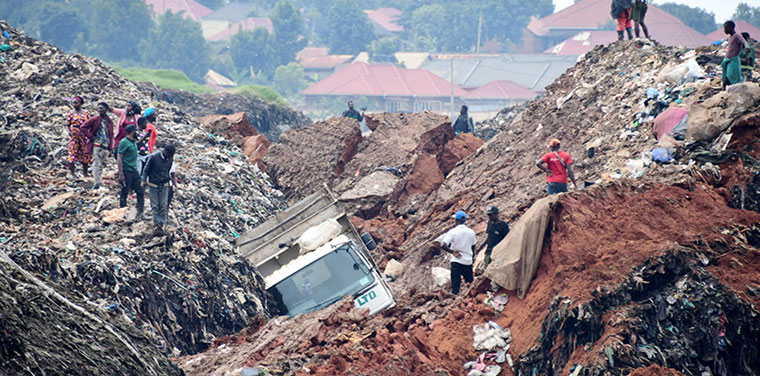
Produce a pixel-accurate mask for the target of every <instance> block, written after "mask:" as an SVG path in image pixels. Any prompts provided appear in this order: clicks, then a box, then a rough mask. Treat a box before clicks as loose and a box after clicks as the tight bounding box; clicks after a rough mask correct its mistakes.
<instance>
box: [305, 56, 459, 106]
mask: <svg viewBox="0 0 760 376" xmlns="http://www.w3.org/2000/svg"><path fill="white" fill-rule="evenodd" d="M452 90H453V94H454V97H455V100H454V102H455V106H456V107H458V106H460V105H462V104H463V103H464V102H463V99H462V98H464V97H465V96H466V95H467V94H468V93H467V91H465V90H464V89H462V88H460V87H459V86H456V85H452V84H451V83H449V82H448V81H446V80H444V79H443V78H441V77H438V76H436V75H435V74H433V73H430V72H429V71H427V70H425V69H406V68H399V67H397V66H395V65H391V64H367V63H353V64H351V65H348V66H346V67H345V68H343V69H340V70H339V71H337V72H335V73H334V74H333V75H331V76H329V77H327V78H325V79H323V80H322V81H319V82H317V83H315V84H313V85H311V86H310V87H309V88H307V89H305V90H303V91H302V92H301V94H302V95H303V96H304V100H305V102H306V106H307V107H309V108H314V109H316V108H318V104H319V102H320V101H321V100H322V99H324V98H341V99H343V100H349V99H357V98H359V97H366V98H367V99H368V100H369V103H370V105H369V107H368V110H369V111H386V112H423V111H434V112H447V111H449V103H450V100H451V95H452Z"/></svg>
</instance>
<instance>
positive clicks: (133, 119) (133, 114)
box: [110, 101, 142, 149]
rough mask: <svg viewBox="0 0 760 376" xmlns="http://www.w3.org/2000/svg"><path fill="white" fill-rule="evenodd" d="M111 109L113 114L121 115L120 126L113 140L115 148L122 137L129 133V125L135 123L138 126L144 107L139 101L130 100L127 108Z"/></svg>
mask: <svg viewBox="0 0 760 376" xmlns="http://www.w3.org/2000/svg"><path fill="white" fill-rule="evenodd" d="M110 111H111V113H112V114H114V115H116V116H118V117H119V121H118V122H117V124H118V126H119V128H118V130H117V131H116V136H114V140H113V145H114V149H116V148H118V146H119V144H120V143H121V139H123V138H124V137H125V136H126V135H127V126H129V125H134V126H135V127H137V118H139V117H140V112H142V108H140V105H139V104H137V102H135V101H129V103H128V104H127V108H125V109H123V110H122V109H118V108H111V109H110Z"/></svg>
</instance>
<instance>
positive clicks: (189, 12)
mask: <svg viewBox="0 0 760 376" xmlns="http://www.w3.org/2000/svg"><path fill="white" fill-rule="evenodd" d="M145 4H146V5H148V7H151V8H153V16H154V17H158V16H160V15H162V14H164V13H166V12H172V13H180V12H182V13H183V15H184V16H185V17H186V18H190V19H191V20H193V21H200V19H201V18H203V17H205V16H207V15H209V14H211V13H212V12H213V11H212V10H211V9H209V8H206V7H205V6H203V4H201V3H199V2H197V1H195V0H145Z"/></svg>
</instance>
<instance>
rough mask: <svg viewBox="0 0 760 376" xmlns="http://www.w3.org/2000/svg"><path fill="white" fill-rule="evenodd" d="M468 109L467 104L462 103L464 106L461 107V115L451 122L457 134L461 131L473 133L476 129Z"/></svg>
mask: <svg viewBox="0 0 760 376" xmlns="http://www.w3.org/2000/svg"><path fill="white" fill-rule="evenodd" d="M467 111H468V108H467V106H466V105H462V108H460V109H459V116H457V119H456V120H455V121H454V123H453V124H451V126H452V127H453V128H454V133H455V134H457V135H458V134H460V133H472V132H474V131H475V125H474V124H473V122H472V118H471V117H470V115H469V114H468V113H467Z"/></svg>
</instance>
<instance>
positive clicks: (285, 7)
mask: <svg viewBox="0 0 760 376" xmlns="http://www.w3.org/2000/svg"><path fill="white" fill-rule="evenodd" d="M270 18H271V19H272V26H274V40H275V42H276V44H275V50H276V53H277V58H278V63H279V64H287V63H289V62H291V61H293V60H294V59H295V57H296V53H297V52H298V51H300V50H301V49H303V48H304V46H306V38H304V37H303V19H302V18H301V13H300V12H299V11H298V10H297V9H296V8H294V7H293V5H291V4H290V2H289V1H285V2H278V3H277V5H276V6H275V7H274V11H273V12H272V15H271V17H270Z"/></svg>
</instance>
